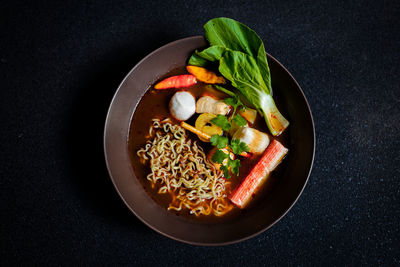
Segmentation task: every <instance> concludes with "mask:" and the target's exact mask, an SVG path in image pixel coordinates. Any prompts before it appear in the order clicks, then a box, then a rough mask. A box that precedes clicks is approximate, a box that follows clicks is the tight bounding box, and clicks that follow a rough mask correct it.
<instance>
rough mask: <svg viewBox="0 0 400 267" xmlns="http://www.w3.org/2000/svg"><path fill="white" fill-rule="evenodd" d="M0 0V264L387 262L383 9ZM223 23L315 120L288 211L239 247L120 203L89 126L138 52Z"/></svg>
mask: <svg viewBox="0 0 400 267" xmlns="http://www.w3.org/2000/svg"><path fill="white" fill-rule="evenodd" d="M347 2H348V1H344V2H342V1H327V2H326V3H325V2H321V1H301V2H298V1H296V3H295V1H258V2H253V1H215V0H211V1H210V0H203V1H197V2H191V1H158V2H151V1H143V0H142V1H127V0H125V1H116V0H115V1H103V0H99V1H87V0H86V1H82V0H81V1H48V2H47V3H46V2H45V1H43V2H42V1H25V3H18V2H17V1H1V2H0V34H1V37H0V82H1V85H0V109H1V112H0V122H1V124H0V127H1V130H0V160H1V161H0V162H1V168H0V177H1V180H0V183H1V184H0V186H1V194H0V203H1V204H0V207H1V210H0V212H1V232H0V238H1V246H2V248H1V250H0V253H1V255H0V261H1V263H3V264H2V265H4V264H35V265H72V264H74V265H75V264H79V263H80V264H83V265H103V264H106V265H115V264H139V265H148V264H158V265H164V264H172V263H175V264H178V265H194V266H203V265H222V264H226V265H235V266H239V265H247V264H258V265H263V264H265V265H322V264H324V265H343V264H347V265H360V264H372V265H376V264H384V265H398V264H400V256H399V255H400V249H399V246H400V245H399V241H400V240H399V239H400V238H399V237H400V235H399V224H400V219H399V217H400V205H399V204H400V196H399V190H400V189H399V188H400V181H399V179H400V172H399V168H400V152H399V151H400V142H399V139H400V134H399V132H400V126H399V124H400V110H399V109H400V108H399V106H400V89H399V68H400V64H399V63H400V62H399V61H400V59H399V47H400V38H399V35H400V23H399V18H400V12H399V9H400V5H399V4H398V3H399V1H352V2H353V3H347ZM217 16H226V17H231V18H234V19H237V20H239V21H241V22H243V23H245V24H247V25H248V26H250V27H251V28H253V29H254V30H255V31H256V32H257V33H259V35H260V36H261V37H262V38H263V39H264V41H265V45H266V50H267V51H268V52H269V53H271V54H272V55H273V56H275V57H276V58H277V59H278V60H280V62H282V63H283V64H284V65H285V66H286V67H287V68H288V69H289V70H290V71H291V72H292V74H293V75H294V77H296V79H297V81H298V82H299V83H300V85H301V86H302V88H303V90H304V93H305V94H306V96H307V98H308V100H309V103H310V106H311V109H312V112H313V115H314V120H315V126H316V134H317V147H316V157H315V163H314V168H313V171H312V174H311V177H310V180H309V183H308V185H307V187H306V188H305V191H304V193H303V194H302V196H301V197H300V199H299V201H298V202H297V204H296V205H295V206H294V207H293V209H292V210H291V211H290V212H289V213H288V214H287V216H285V217H284V218H283V219H282V220H281V221H280V222H279V223H278V224H276V225H275V226H274V227H273V228H271V229H270V230H268V231H267V232H265V233H263V234H261V235H259V236H258V237H255V238H253V239H251V240H248V241H245V242H242V243H239V244H235V245H230V246H226V247H196V246H189V245H186V244H181V243H178V242H176V241H173V240H170V239H168V238H166V237H163V236H161V235H159V234H157V233H155V232H154V231H152V230H150V229H149V228H147V227H146V226H145V225H143V224H142V223H141V222H140V221H139V220H138V219H136V217H135V216H134V215H132V214H131V213H130V212H129V210H128V209H127V208H126V207H125V206H124V204H123V203H122V201H121V200H120V199H119V197H118V195H117V193H116V192H115V190H114V188H113V187H112V184H111V182H110V179H109V178H108V174H107V171H106V167H105V163H104V158H103V150H102V131H103V125H104V120H105V116H106V111H107V108H108V105H109V103H110V100H111V97H112V95H113V93H114V92H115V90H116V88H117V86H118V84H119V83H120V81H121V80H122V79H123V77H124V76H125V75H126V74H127V73H128V71H129V70H130V69H131V68H132V67H133V66H134V65H135V64H136V63H137V62H138V61H139V60H140V59H141V58H143V57H144V56H145V55H147V54H148V53H150V52H151V51H152V50H154V49H156V48H158V47H159V46H161V45H164V44H166V43H168V42H171V41H174V40H177V39H180V38H183V37H188V36H193V35H200V34H202V33H203V29H202V25H203V24H204V23H205V22H206V21H207V20H208V19H210V18H213V17H217Z"/></svg>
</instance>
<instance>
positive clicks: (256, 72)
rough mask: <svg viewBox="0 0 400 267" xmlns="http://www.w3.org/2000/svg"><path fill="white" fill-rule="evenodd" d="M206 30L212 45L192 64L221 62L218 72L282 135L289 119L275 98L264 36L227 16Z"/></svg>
mask: <svg viewBox="0 0 400 267" xmlns="http://www.w3.org/2000/svg"><path fill="white" fill-rule="evenodd" d="M204 29H205V36H206V39H207V40H208V42H209V43H210V45H211V46H210V47H209V48H206V49H204V50H203V51H196V52H195V53H194V54H193V55H192V57H191V58H190V60H189V64H191V65H197V66H204V65H206V64H207V62H219V71H220V72H221V74H222V75H223V76H224V77H225V78H226V79H228V80H229V81H230V82H231V83H232V85H233V86H234V87H235V88H236V89H237V91H238V92H235V93H238V95H239V96H240V97H244V98H245V99H244V100H245V102H249V103H251V104H252V105H253V106H254V107H255V108H256V109H257V110H258V112H259V113H260V114H261V115H262V116H263V117H264V119H265V121H266V123H267V126H268V128H269V130H270V131H271V133H272V134H273V135H279V134H281V133H282V132H283V131H284V130H285V129H286V128H287V127H288V125H289V122H288V121H287V120H286V119H285V118H284V117H283V116H282V114H281V113H280V112H279V110H278V108H277V107H276V105H275V102H274V100H273V98H272V88H271V75H270V70H269V67H268V62H267V56H266V52H265V48H264V43H263V42H262V40H261V38H260V37H259V36H258V35H257V34H256V33H255V32H254V31H253V30H251V29H250V28H248V27H247V26H246V25H244V24H241V23H240V22H237V21H235V20H232V19H228V18H215V19H212V20H210V21H208V22H207V23H206V24H205V25H204ZM224 89H225V88H224ZM225 90H226V89H225Z"/></svg>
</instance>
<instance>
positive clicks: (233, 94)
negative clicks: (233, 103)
mask: <svg viewBox="0 0 400 267" xmlns="http://www.w3.org/2000/svg"><path fill="white" fill-rule="evenodd" d="M214 87H215V88H216V89H218V90H220V91H221V92H223V93H225V94H227V95H229V96H233V97H235V96H236V94H235V93H234V92H232V91H230V90H228V89H225V88H224V87H222V86H220V85H217V84H215V85H214Z"/></svg>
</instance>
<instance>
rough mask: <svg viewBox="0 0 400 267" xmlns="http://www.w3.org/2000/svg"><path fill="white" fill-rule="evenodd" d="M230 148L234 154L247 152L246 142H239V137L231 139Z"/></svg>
mask: <svg viewBox="0 0 400 267" xmlns="http://www.w3.org/2000/svg"><path fill="white" fill-rule="evenodd" d="M230 147H231V149H232V151H233V153H234V154H236V155H240V154H242V152H248V151H249V147H248V146H247V144H246V143H244V142H241V141H240V140H239V139H232V140H231V146H230Z"/></svg>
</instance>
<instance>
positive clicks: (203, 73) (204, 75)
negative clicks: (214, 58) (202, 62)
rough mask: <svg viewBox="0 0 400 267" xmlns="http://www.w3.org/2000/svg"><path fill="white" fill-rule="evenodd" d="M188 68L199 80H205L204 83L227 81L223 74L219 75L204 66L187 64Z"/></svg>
mask: <svg viewBox="0 0 400 267" xmlns="http://www.w3.org/2000/svg"><path fill="white" fill-rule="evenodd" d="M186 69H187V71H188V72H189V73H191V74H193V75H194V76H196V78H197V80H199V81H201V82H204V83H210V84H214V83H225V79H224V77H222V76H217V74H215V73H214V72H212V71H209V70H207V69H205V68H203V67H197V66H186Z"/></svg>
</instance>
